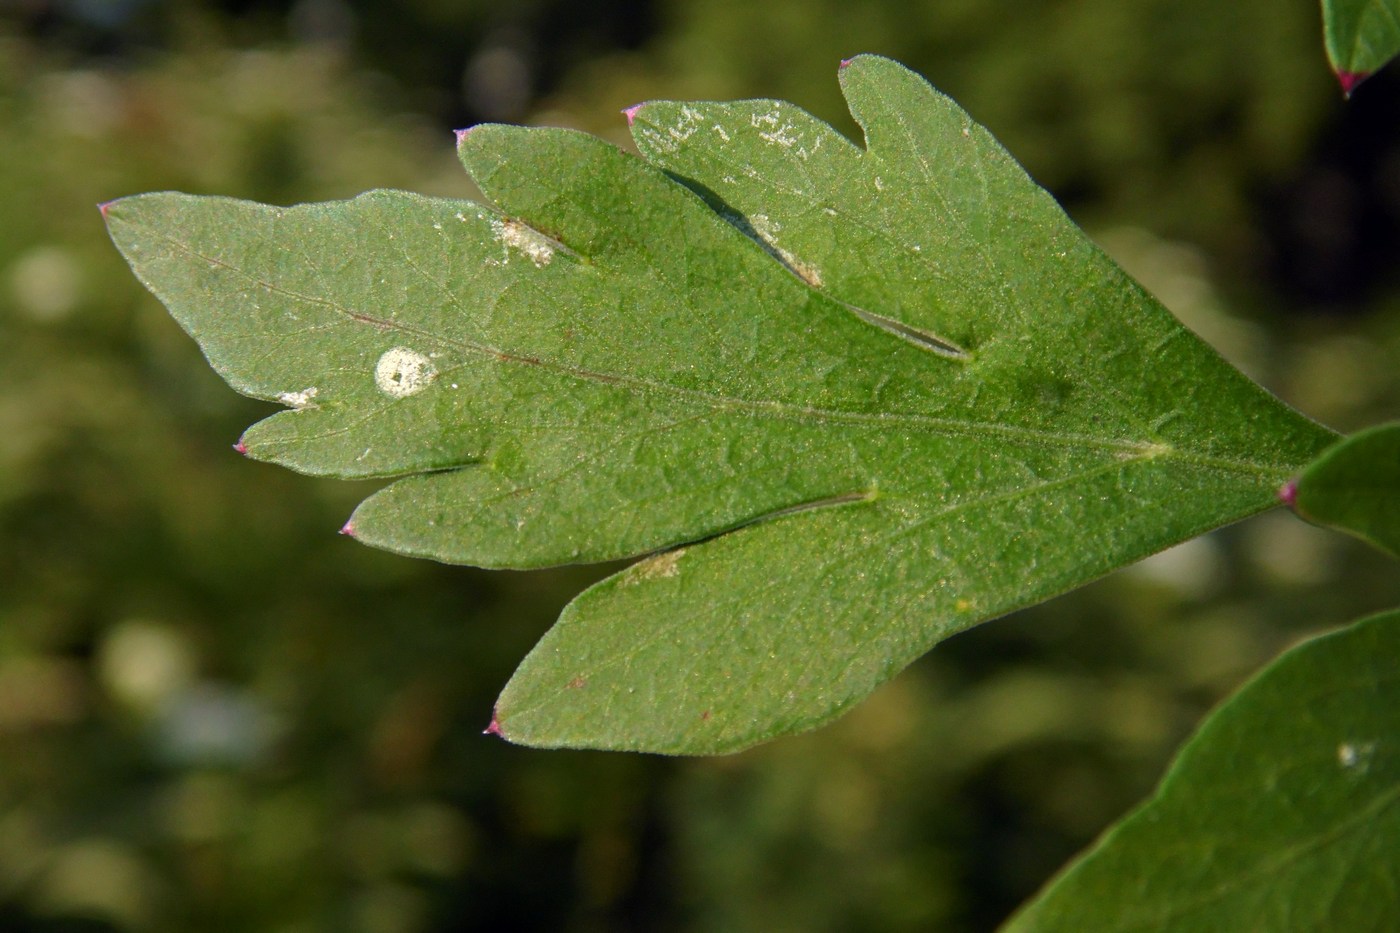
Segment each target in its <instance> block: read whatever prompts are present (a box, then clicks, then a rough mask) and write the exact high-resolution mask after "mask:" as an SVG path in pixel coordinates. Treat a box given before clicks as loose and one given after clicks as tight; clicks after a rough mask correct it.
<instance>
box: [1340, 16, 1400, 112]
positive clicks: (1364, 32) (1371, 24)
mask: <svg viewBox="0 0 1400 933" xmlns="http://www.w3.org/2000/svg"><path fill="white" fill-rule="evenodd" d="M1322 26H1323V32H1324V33H1325V35H1326V40H1327V57H1328V58H1329V59H1330V60H1331V62H1332V70H1334V71H1335V72H1337V79H1338V80H1339V81H1340V82H1341V84H1342V91H1343V92H1345V93H1346V94H1347V95H1350V94H1351V92H1352V91H1353V90H1354V89H1355V88H1356V86H1357V85H1358V84H1360V83H1361V82H1362V81H1364V80H1366V79H1367V78H1369V77H1370V76H1371V75H1372V74H1373V73H1374V72H1376V71H1378V70H1379V69H1380V68H1381V66H1382V65H1384V64H1385V63H1386V62H1388V61H1390V60H1391V59H1392V58H1394V57H1395V56H1396V55H1400V0H1322Z"/></svg>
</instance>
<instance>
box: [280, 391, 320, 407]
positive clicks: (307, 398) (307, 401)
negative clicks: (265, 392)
mask: <svg viewBox="0 0 1400 933" xmlns="http://www.w3.org/2000/svg"><path fill="white" fill-rule="evenodd" d="M315 397H316V387H315V386H307V387H306V388H304V389H302V390H301V391H300V392H282V393H280V394H278V396H277V401H279V402H281V403H282V404H283V405H286V406H287V407H288V408H294V409H296V410H297V411H301V410H302V409H305V408H315V407H316V403H315V402H313V401H312V399H314V398H315Z"/></svg>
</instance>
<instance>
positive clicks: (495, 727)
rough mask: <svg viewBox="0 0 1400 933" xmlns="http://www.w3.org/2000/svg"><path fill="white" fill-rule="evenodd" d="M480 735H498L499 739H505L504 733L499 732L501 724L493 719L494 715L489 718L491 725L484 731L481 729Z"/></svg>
mask: <svg viewBox="0 0 1400 933" xmlns="http://www.w3.org/2000/svg"><path fill="white" fill-rule="evenodd" d="M481 734H482V735H499V736H500V737H501V738H505V737H506V734H505V733H504V732H502V731H501V723H500V720H498V719H497V718H496V717H495V715H494V714H493V715H492V716H491V725H489V726H487V727H486V728H485V729H482V730H481Z"/></svg>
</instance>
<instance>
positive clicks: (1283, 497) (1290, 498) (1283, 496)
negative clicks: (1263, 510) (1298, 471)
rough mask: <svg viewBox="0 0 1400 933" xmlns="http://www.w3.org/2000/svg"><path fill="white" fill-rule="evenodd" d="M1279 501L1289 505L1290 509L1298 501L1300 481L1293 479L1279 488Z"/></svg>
mask: <svg viewBox="0 0 1400 933" xmlns="http://www.w3.org/2000/svg"><path fill="white" fill-rule="evenodd" d="M1278 501H1280V502H1282V503H1283V504H1284V505H1286V506H1288V507H1289V508H1290V509H1291V508H1293V507H1295V506H1296V505H1297V503H1298V481H1297V480H1296V479H1291V480H1289V481H1288V482H1286V483H1284V484H1283V485H1282V486H1280V487H1279V489H1278Z"/></svg>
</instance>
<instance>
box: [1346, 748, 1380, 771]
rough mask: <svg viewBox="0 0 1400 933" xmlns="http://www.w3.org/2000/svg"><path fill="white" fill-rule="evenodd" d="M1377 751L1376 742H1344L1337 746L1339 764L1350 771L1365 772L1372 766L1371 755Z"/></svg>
mask: <svg viewBox="0 0 1400 933" xmlns="http://www.w3.org/2000/svg"><path fill="white" fill-rule="evenodd" d="M1375 753H1376V743H1375V742H1343V743H1342V744H1341V745H1338V746H1337V764H1339V765H1341V766H1342V767H1343V768H1346V769H1347V770H1348V771H1351V770H1355V771H1357V772H1358V773H1360V774H1365V773H1366V772H1367V771H1368V770H1370V768H1371V757H1372V756H1373V755H1375Z"/></svg>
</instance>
